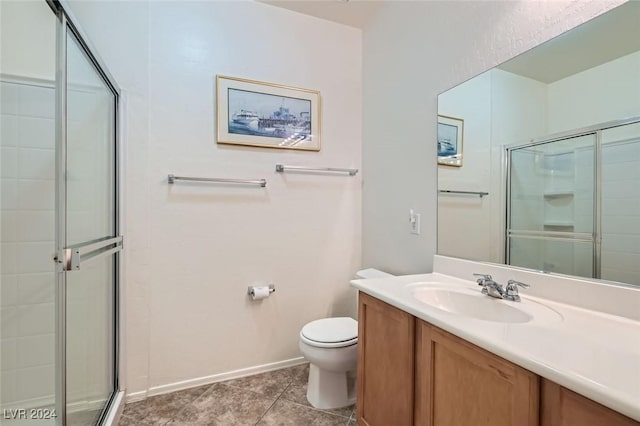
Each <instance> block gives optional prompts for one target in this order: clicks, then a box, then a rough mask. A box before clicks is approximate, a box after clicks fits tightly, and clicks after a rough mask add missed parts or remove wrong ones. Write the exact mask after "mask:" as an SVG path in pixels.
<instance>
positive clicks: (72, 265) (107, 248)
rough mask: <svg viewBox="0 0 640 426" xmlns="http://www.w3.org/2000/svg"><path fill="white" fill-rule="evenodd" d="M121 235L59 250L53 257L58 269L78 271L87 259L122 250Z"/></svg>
mask: <svg viewBox="0 0 640 426" xmlns="http://www.w3.org/2000/svg"><path fill="white" fill-rule="evenodd" d="M122 243H123V237H122V235H120V236H118V237H113V238H112V237H106V238H100V239H98V240H93V241H88V242H86V243H82V244H76V245H73V246H71V247H67V248H64V249H62V250H60V251H59V252H58V253H57V254H56V255H55V256H54V258H53V260H54V262H55V263H56V266H57V268H58V271H78V270H80V267H81V266H82V265H83V264H84V263H86V262H88V261H89V260H93V259H97V258H100V257H103V256H109V255H112V254H113V253H117V252H119V251H121V250H122V247H123V246H122Z"/></svg>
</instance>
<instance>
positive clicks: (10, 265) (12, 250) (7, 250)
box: [0, 243, 18, 275]
mask: <svg viewBox="0 0 640 426" xmlns="http://www.w3.org/2000/svg"><path fill="white" fill-rule="evenodd" d="M0 267H2V274H3V275H13V274H16V273H17V272H18V244H17V243H2V262H1V263H0Z"/></svg>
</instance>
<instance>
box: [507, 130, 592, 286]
mask: <svg viewBox="0 0 640 426" xmlns="http://www.w3.org/2000/svg"><path fill="white" fill-rule="evenodd" d="M596 141H597V138H596V133H590V134H586V135H581V136H576V137H568V138H565V139H557V140H551V141H548V142H540V143H534V144H529V145H526V146H522V147H517V148H511V149H510V150H509V154H508V155H509V156H508V158H509V170H508V194H509V195H508V214H507V248H506V249H507V253H506V255H507V263H508V264H510V265H514V266H522V267H526V268H532V269H537V270H541V271H549V272H559V273H564V274H571V275H579V276H584V277H595V276H597V271H596V264H597V263H596V262H595V261H594V259H595V253H596V250H595V248H596V247H595V238H594V234H595V229H596V228H595V220H594V219H595V218H596V214H595V206H596V203H595V185H594V182H595V164H596V155H595V153H596Z"/></svg>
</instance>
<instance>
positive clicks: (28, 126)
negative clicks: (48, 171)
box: [17, 117, 56, 149]
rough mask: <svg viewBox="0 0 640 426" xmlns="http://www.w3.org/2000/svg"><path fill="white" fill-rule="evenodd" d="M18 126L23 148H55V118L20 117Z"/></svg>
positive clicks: (20, 142)
mask: <svg viewBox="0 0 640 426" xmlns="http://www.w3.org/2000/svg"><path fill="white" fill-rule="evenodd" d="M17 127H18V133H19V134H18V144H19V145H20V146H21V147H22V148H50V149H54V148H55V144H56V137H55V136H56V132H55V130H56V127H55V122H54V120H53V119H50V118H34V117H20V118H19V119H18V126H17Z"/></svg>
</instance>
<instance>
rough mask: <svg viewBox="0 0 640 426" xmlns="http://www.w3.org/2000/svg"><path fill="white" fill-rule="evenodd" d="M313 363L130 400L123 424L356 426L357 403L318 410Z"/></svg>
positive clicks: (139, 425) (174, 425) (125, 410)
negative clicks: (311, 381) (311, 383)
mask: <svg viewBox="0 0 640 426" xmlns="http://www.w3.org/2000/svg"><path fill="white" fill-rule="evenodd" d="M308 377H309V364H303V365H298V366H295V367H290V368H286V369H282V370H276V371H271V372H268V373H263V374H258V375H255V376H249V377H243V378H241V379H234V380H228V381H226V382H220V383H214V384H212V385H205V386H200V387H197V388H191V389H186V390H183V391H179V392H173V393H169V394H165V395H158V396H154V397H151V398H147V399H146V400H144V401H140V402H133V403H131V404H127V405H126V407H125V409H124V412H123V413H122V417H121V419H120V426H131V425H136V426H148V425H167V426H182V425H194V426H196V425H197V426H200V425H215V426H235V425H252V426H253V425H259V426H272V425H282V426H325V425H326V426H334V425H335V426H338V425H340V426H355V425H356V421H355V413H354V407H353V406H351V407H346V408H340V409H336V410H317V409H315V408H313V407H311V405H310V404H309V402H308V401H307V397H306V393H307V378H308Z"/></svg>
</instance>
